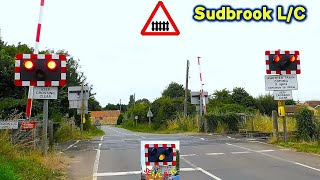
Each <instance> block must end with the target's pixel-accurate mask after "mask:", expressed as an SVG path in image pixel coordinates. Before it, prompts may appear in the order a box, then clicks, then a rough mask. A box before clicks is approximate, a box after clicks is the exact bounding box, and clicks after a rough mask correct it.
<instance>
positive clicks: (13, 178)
mask: <svg viewBox="0 0 320 180" xmlns="http://www.w3.org/2000/svg"><path fill="white" fill-rule="evenodd" d="M8 139H9V137H8V134H7V133H6V132H5V131H2V132H0V144H1V146H0V179H1V180H2V179H3V180H25V179H26V180H29V179H65V174H66V171H67V165H66V164H67V163H66V162H65V160H64V158H63V157H62V156H59V155H56V154H48V155H47V156H45V157H43V156H42V155H41V153H40V152H39V151H34V150H30V149H26V148H24V147H22V146H18V145H12V144H10V142H9V140H8Z"/></svg>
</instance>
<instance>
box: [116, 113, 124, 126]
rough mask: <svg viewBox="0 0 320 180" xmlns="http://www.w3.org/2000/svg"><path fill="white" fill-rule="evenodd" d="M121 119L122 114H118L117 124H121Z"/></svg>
mask: <svg viewBox="0 0 320 180" xmlns="http://www.w3.org/2000/svg"><path fill="white" fill-rule="evenodd" d="M123 119H124V117H123V114H120V115H119V117H118V119H117V125H120V124H122V121H123Z"/></svg>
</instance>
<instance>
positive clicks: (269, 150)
mask: <svg viewBox="0 0 320 180" xmlns="http://www.w3.org/2000/svg"><path fill="white" fill-rule="evenodd" d="M273 151H274V150H273V149H266V150H260V151H256V152H258V153H259V152H273Z"/></svg>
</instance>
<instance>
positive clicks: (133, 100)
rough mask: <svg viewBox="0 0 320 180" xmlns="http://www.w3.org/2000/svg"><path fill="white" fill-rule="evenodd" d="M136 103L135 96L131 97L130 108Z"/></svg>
mask: <svg viewBox="0 0 320 180" xmlns="http://www.w3.org/2000/svg"><path fill="white" fill-rule="evenodd" d="M134 103H135V99H134V95H130V98H129V103H128V108H131V107H132V106H133V105H134Z"/></svg>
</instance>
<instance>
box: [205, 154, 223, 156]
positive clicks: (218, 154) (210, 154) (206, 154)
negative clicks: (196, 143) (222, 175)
mask: <svg viewBox="0 0 320 180" xmlns="http://www.w3.org/2000/svg"><path fill="white" fill-rule="evenodd" d="M223 154H224V153H206V155H208V156H215V155H223Z"/></svg>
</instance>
